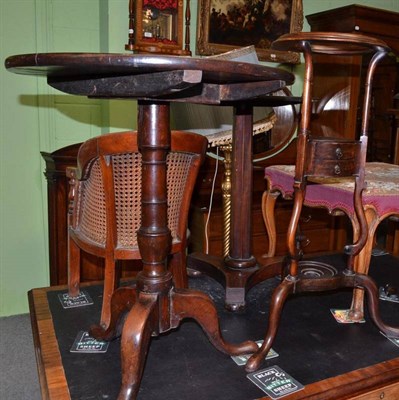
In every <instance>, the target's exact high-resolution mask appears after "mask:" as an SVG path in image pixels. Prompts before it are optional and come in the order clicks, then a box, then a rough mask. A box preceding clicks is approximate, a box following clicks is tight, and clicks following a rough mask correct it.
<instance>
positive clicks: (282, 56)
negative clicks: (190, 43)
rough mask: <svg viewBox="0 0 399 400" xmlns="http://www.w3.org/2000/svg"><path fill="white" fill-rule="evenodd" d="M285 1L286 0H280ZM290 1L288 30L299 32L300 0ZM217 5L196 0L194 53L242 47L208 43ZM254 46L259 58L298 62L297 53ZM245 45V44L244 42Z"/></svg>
mask: <svg viewBox="0 0 399 400" xmlns="http://www.w3.org/2000/svg"><path fill="white" fill-rule="evenodd" d="M281 1H287V0H281ZM288 1H291V2H292V9H291V18H290V29H289V32H286V33H292V32H301V31H302V26H303V5H302V0H288ZM217 6H218V0H198V21H197V46H196V54H198V55H214V54H220V53H224V52H226V51H230V50H233V49H235V48H237V47H243V46H245V45H243V44H237V45H234V44H233V45H231V44H221V43H210V41H209V36H210V19H211V12H212V8H215V7H217ZM251 44H253V45H254V46H255V48H256V52H257V54H258V58H259V60H262V61H271V62H280V63H298V62H299V60H300V57H299V54H298V53H293V52H288V51H275V50H271V49H270V47H269V48H262V47H257V44H256V43H251ZM246 45H247V44H246Z"/></svg>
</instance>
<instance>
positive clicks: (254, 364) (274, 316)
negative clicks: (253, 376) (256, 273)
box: [245, 278, 294, 372]
mask: <svg viewBox="0 0 399 400" xmlns="http://www.w3.org/2000/svg"><path fill="white" fill-rule="evenodd" d="M293 289H294V281H292V280H289V279H287V278H286V279H284V280H283V281H282V282H281V283H280V285H278V286H277V287H276V289H275V290H274V292H273V296H272V299H271V303H270V314H269V329H268V331H267V333H266V336H265V340H264V341H263V343H262V346H261V347H260V348H259V349H257V351H256V352H255V354H253V355H252V356H251V357H250V359H249V360H248V361H247V364H246V366H245V369H246V371H247V372H253V371H256V370H257V369H258V368H259V367H260V365H261V363H262V361H263V360H264V358H265V357H266V355H267V353H269V351H270V349H271V347H272V344H273V341H274V338H275V337H276V334H277V329H278V324H279V322H280V316H281V311H282V309H283V306H284V303H285V301H286V299H287V297H288V295H289V294H290V293H292V292H293Z"/></svg>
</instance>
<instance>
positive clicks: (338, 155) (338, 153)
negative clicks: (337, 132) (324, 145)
mask: <svg viewBox="0 0 399 400" xmlns="http://www.w3.org/2000/svg"><path fill="white" fill-rule="evenodd" d="M335 155H336V156H337V158H338V160H340V159H341V158H342V156H343V155H344V153H342V150H341V148H340V147H337V148H336V149H335Z"/></svg>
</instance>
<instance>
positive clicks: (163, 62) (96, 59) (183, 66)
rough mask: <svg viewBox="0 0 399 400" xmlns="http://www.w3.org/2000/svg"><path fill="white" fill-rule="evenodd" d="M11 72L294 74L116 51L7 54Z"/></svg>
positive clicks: (234, 77) (214, 78) (210, 79)
mask: <svg viewBox="0 0 399 400" xmlns="http://www.w3.org/2000/svg"><path fill="white" fill-rule="evenodd" d="M5 67H6V68H7V69H8V70H10V71H11V72H15V73H19V74H28V75H46V76H50V77H66V76H75V77H78V76H85V77H89V76H96V77H99V76H111V75H112V76H115V75H139V74H147V73H154V72H163V71H174V70H193V71H202V73H203V78H202V81H203V82H206V83H234V82H254V81H269V80H282V81H285V82H286V84H287V85H290V84H292V83H293V82H294V80H295V78H294V76H293V75H292V74H291V73H289V72H287V71H284V70H282V69H279V68H272V67H267V66H264V65H259V64H250V63H245V62H238V61H228V60H219V59H212V58H209V57H208V58H193V57H179V56H167V55H143V54H133V55H131V54H115V53H109V54H108V53H38V54H22V55H15V56H11V57H8V58H7V59H6V61H5Z"/></svg>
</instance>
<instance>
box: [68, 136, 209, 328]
mask: <svg viewBox="0 0 399 400" xmlns="http://www.w3.org/2000/svg"><path fill="white" fill-rule="evenodd" d="M206 148H207V139H206V138H205V137H204V136H201V135H198V134H194V133H188V132H180V131H174V132H172V141H171V151H170V153H169V154H168V157H167V201H168V227H169V229H170V231H171V236H172V246H171V249H170V254H171V258H170V263H169V265H170V269H171V273H172V275H173V279H174V284H175V286H176V287H178V288H185V287H187V274H186V247H187V246H186V242H187V218H188V211H189V207H190V201H191V195H192V192H193V189H194V185H195V181H196V178H197V175H198V171H199V168H200V165H201V163H202V161H203V159H204V156H205V151H206ZM77 162H78V165H77V168H76V169H70V170H69V171H68V175H69V177H70V184H71V186H70V196H69V199H70V206H69V218H68V225H69V226H68V239H69V240H68V256H69V258H68V267H69V277H68V286H69V295H70V296H71V297H75V296H77V295H78V294H79V291H80V251H81V250H84V251H85V252H87V253H90V254H93V255H95V256H98V257H101V258H104V260H105V271H104V293H103V304H102V311H101V321H100V323H101V325H102V326H103V327H104V328H107V327H108V325H109V322H110V300H111V296H112V293H113V291H114V290H115V289H116V287H117V284H118V279H117V274H116V271H115V262H116V260H131V259H140V258H141V257H140V252H139V247H138V243H137V234H136V231H137V230H138V229H139V228H140V223H141V203H140V199H141V185H142V181H141V154H140V153H139V151H138V145H137V133H136V132H122V133H111V134H107V135H102V136H98V137H95V138H93V139H89V140H87V141H86V142H84V143H83V144H82V146H81V147H80V149H79V153H78V158H77ZM144 184H145V182H144Z"/></svg>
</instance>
